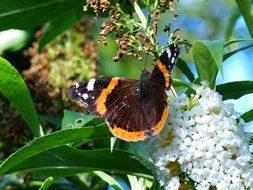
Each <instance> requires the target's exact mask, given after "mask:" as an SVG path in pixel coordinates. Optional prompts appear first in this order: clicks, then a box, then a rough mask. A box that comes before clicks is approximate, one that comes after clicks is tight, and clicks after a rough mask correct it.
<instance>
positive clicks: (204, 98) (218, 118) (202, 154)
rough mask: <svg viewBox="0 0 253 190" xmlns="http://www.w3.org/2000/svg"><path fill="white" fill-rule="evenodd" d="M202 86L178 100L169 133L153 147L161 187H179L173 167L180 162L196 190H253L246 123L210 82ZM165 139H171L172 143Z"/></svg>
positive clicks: (166, 131) (163, 134)
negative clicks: (193, 93)
mask: <svg viewBox="0 0 253 190" xmlns="http://www.w3.org/2000/svg"><path fill="white" fill-rule="evenodd" d="M202 85H203V86H201V87H200V88H198V89H197V90H196V95H192V96H191V97H190V98H188V97H187V96H186V95H182V96H180V97H177V98H175V99H174V100H173V102H172V103H171V108H170V115H169V119H168V122H169V126H170V127H171V128H170V131H168V129H167V130H163V131H162V133H160V134H159V135H157V136H156V137H155V139H156V140H152V142H151V143H150V146H151V150H152V152H151V153H152V158H153V161H154V163H155V165H156V167H157V170H158V178H159V181H160V184H161V185H163V186H164V188H165V189H178V188H179V185H180V184H179V177H178V176H174V174H173V175H172V173H171V170H174V169H175V168H174V169H173V167H172V166H168V163H178V164H180V168H179V169H180V170H181V172H185V173H186V174H188V176H189V177H190V178H191V179H192V180H193V181H194V182H195V188H196V189H199V190H205V189H206V190H209V188H210V187H211V186H213V187H216V188H217V190H224V189H227V190H231V189H236V190H237V189H238V190H240V189H251V190H253V168H252V166H251V165H250V163H251V162H252V161H253V158H252V155H251V154H250V152H249V145H248V138H247V137H246V136H245V134H244V130H243V127H244V125H245V124H244V122H243V121H241V120H240V121H239V123H238V122H237V120H236V118H237V117H238V114H237V113H236V112H235V110H234V106H233V104H225V103H224V102H223V101H222V97H221V96H220V95H219V94H218V93H217V92H215V91H214V90H211V89H210V88H208V87H207V84H206V83H204V84H202ZM161 139H171V140H170V142H169V143H168V142H166V140H164V141H161ZM154 147H155V148H154ZM180 180H182V179H181V178H180Z"/></svg>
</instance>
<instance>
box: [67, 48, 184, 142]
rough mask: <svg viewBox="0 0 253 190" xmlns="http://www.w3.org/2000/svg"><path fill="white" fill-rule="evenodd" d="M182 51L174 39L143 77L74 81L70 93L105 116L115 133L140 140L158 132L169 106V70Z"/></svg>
mask: <svg viewBox="0 0 253 190" xmlns="http://www.w3.org/2000/svg"><path fill="white" fill-rule="evenodd" d="M178 55H179V48H178V46H177V45H176V44H175V43H173V44H171V45H170V46H169V47H168V48H167V49H166V51H164V52H163V53H162V55H161V56H160V58H159V60H157V62H156V65H155V67H154V69H153V71H152V72H149V71H147V70H144V71H143V72H142V74H141V77H140V80H139V81H138V80H133V79H125V78H119V77H113V78H98V79H90V80H88V81H84V82H80V83H75V84H73V85H72V86H71V87H70V88H69V89H68V94H69V97H70V98H71V99H73V100H77V101H80V102H82V103H83V104H84V105H85V107H86V108H87V110H88V111H89V112H90V113H91V114H93V115H96V116H99V117H103V118H105V121H106V123H107V124H108V126H109V129H110V131H111V132H112V134H113V135H114V136H116V137H118V138H120V139H123V140H125V141H138V140H143V139H145V138H147V137H150V136H153V135H155V134H157V133H159V132H160V131H161V130H162V128H163V127H164V125H165V122H166V119H167V116H168V112H169V108H168V104H167V100H166V99H167V95H166V92H165V90H169V89H170V86H171V82H172V81H171V77H170V71H171V70H172V68H173V66H174V64H175V63H176V60H177V57H178Z"/></svg>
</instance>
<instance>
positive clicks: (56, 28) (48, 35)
mask: <svg viewBox="0 0 253 190" xmlns="http://www.w3.org/2000/svg"><path fill="white" fill-rule="evenodd" d="M82 15H83V13H82V12H81V11H80V7H79V6H78V7H74V8H72V9H70V10H68V11H67V12H65V13H63V14H61V15H59V16H57V17H55V18H53V19H52V20H50V21H49V23H48V25H47V27H46V29H45V31H44V33H43V36H42V37H41V39H40V42H39V51H41V50H42V49H43V48H44V47H45V45H46V44H48V43H49V42H50V41H52V40H53V39H55V38H56V37H57V36H59V35H60V34H62V33H64V32H65V31H66V30H67V29H69V28H70V27H72V26H73V25H74V24H75V23H76V22H78V21H79V20H80V19H81V17H82Z"/></svg>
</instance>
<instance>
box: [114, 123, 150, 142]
mask: <svg viewBox="0 0 253 190" xmlns="http://www.w3.org/2000/svg"><path fill="white" fill-rule="evenodd" d="M109 129H110V131H111V132H112V134H113V135H114V136H115V137H117V138H119V139H122V140H125V141H139V140H143V139H145V131H136V132H130V131H127V130H125V129H121V128H119V127H117V126H114V128H112V127H110V126H109Z"/></svg>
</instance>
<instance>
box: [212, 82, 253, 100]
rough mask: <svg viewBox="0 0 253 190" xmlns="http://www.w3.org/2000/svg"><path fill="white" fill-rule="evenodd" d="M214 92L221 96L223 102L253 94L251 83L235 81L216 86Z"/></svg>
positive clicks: (252, 83)
mask: <svg viewBox="0 0 253 190" xmlns="http://www.w3.org/2000/svg"><path fill="white" fill-rule="evenodd" d="M216 91H217V92H218V93H219V94H221V95H222V96H223V100H227V99H238V98H240V97H241V96H244V95H246V94H250V93H253V81H236V82H228V83H225V84H220V85H217V86H216Z"/></svg>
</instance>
